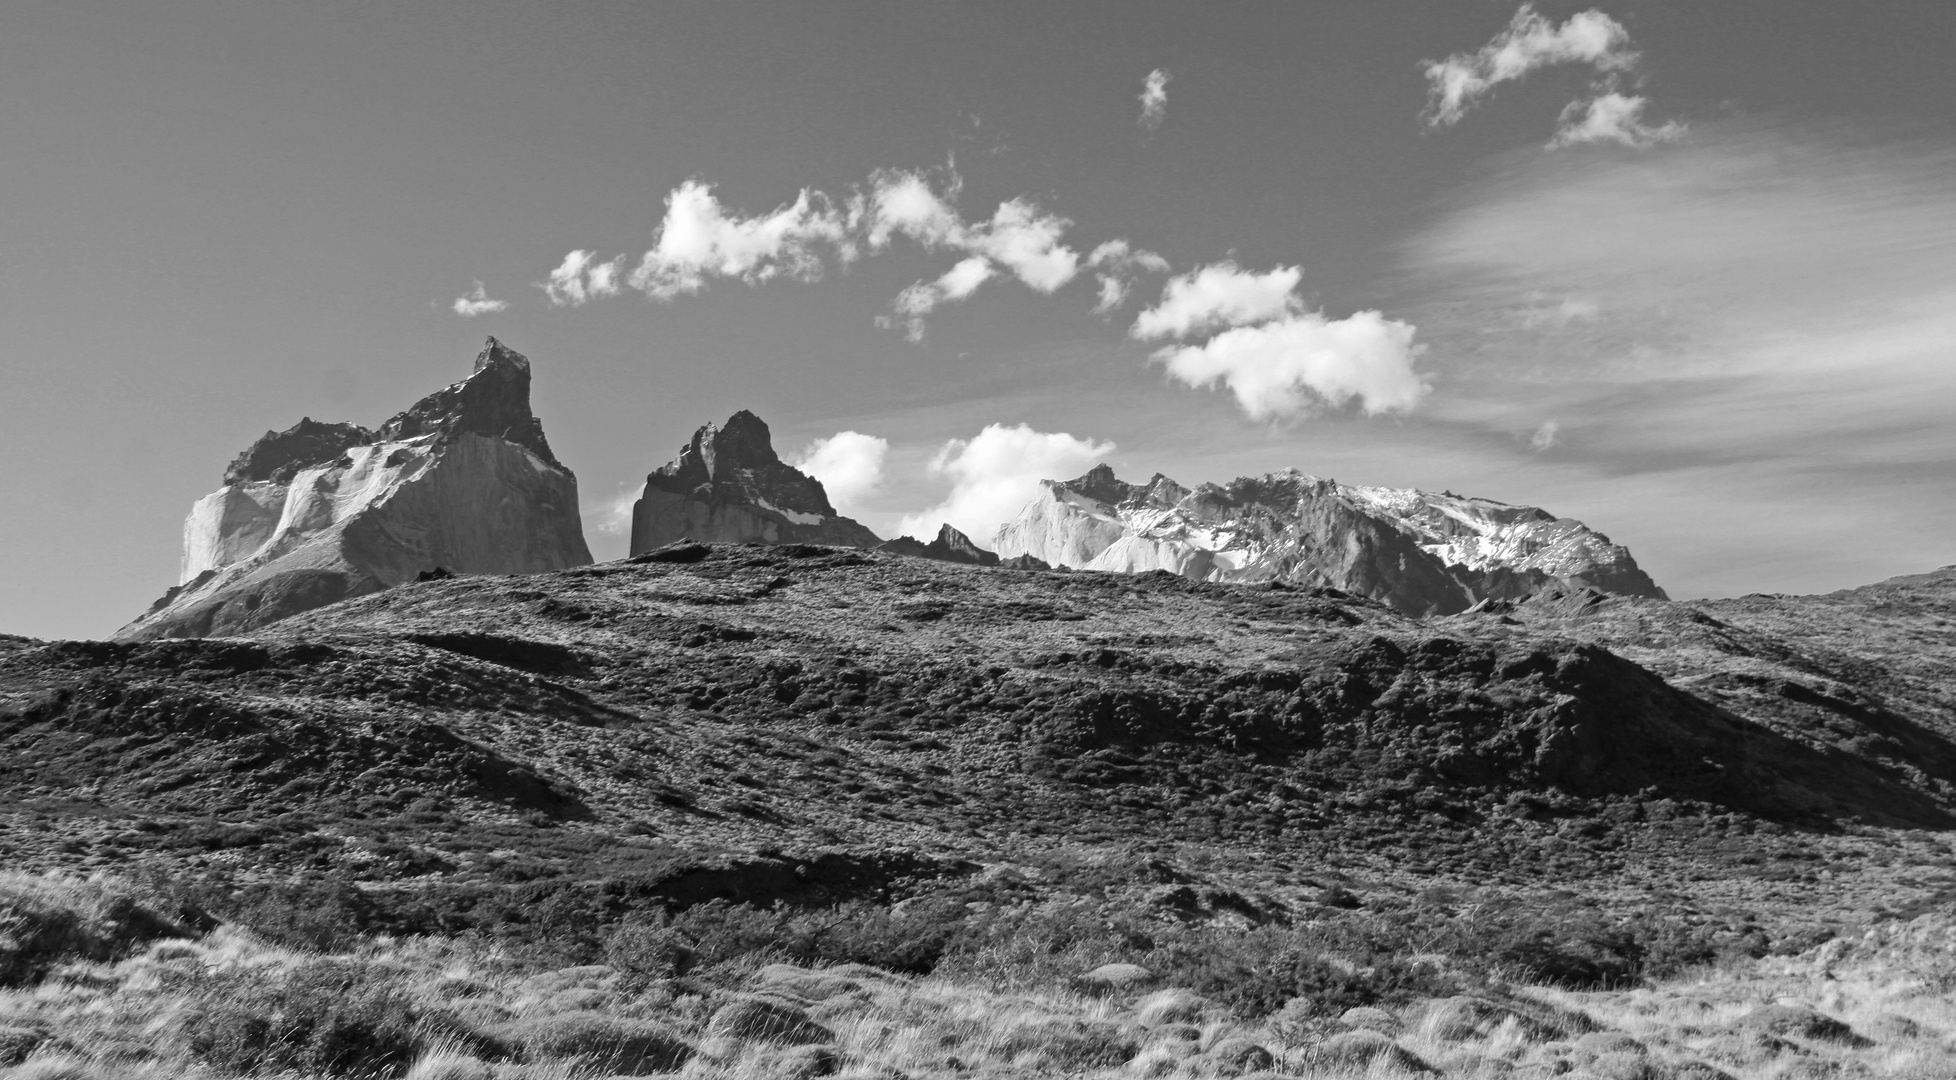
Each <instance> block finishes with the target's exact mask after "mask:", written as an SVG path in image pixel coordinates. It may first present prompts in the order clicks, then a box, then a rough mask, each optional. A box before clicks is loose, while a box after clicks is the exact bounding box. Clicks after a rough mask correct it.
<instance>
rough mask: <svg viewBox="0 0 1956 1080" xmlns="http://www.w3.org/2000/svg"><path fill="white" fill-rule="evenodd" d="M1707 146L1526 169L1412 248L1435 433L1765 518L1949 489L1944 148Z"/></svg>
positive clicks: (1798, 143)
mask: <svg viewBox="0 0 1956 1080" xmlns="http://www.w3.org/2000/svg"><path fill="white" fill-rule="evenodd" d="M1717 135H1718V137H1717V139H1716V140H1707V141H1706V142H1705V143H1704V144H1703V145H1683V144H1680V145H1675V146H1671V147H1665V148H1662V149H1660V150H1657V151H1654V152H1652V153H1651V154H1648V155H1640V156H1638V157H1636V158H1629V159H1624V158H1615V159H1608V158H1595V159H1571V158H1564V157H1561V156H1555V157H1539V156H1538V157H1535V158H1533V159H1531V160H1528V161H1525V162H1521V163H1518V164H1517V165H1516V166H1515V167H1514V168H1512V169H1510V170H1509V171H1508V172H1507V173H1505V174H1503V175H1501V176H1500V177H1498V178H1497V179H1495V180H1493V181H1491V182H1489V183H1488V184H1487V185H1486V186H1484V187H1482V188H1480V189H1478V190H1476V191H1475V192H1473V193H1472V194H1471V195H1470V196H1468V197H1466V198H1465V199H1464V200H1463V201H1462V202H1461V203H1460V204H1459V205H1457V206H1456V207H1455V209H1454V210H1453V211H1452V212H1450V213H1449V214H1447V215H1446V216H1445V217H1444V218H1443V219H1442V220H1440V221H1439V222H1437V223H1436V224H1435V225H1434V226H1433V227H1431V228H1430V229H1428V230H1426V231H1425V232H1424V233H1422V234H1420V235H1419V236H1418V237H1416V238H1415V239H1414V240H1413V242H1412V243H1411V244H1410V246H1409V247H1408V249H1407V257H1408V259H1409V263H1410V268H1411V269H1412V270H1413V275H1414V276H1413V278H1412V279H1411V280H1412V282H1413V285H1412V290H1413V292H1414V293H1415V294H1416V296H1417V297H1419V298H1421V299H1415V297H1411V296H1409V297H1408V299H1409V300H1410V301H1412V310H1413V311H1414V312H1415V313H1417V314H1418V315H1419V317H1420V318H1421V325H1422V327H1423V334H1424V335H1425V336H1426V337H1427V339H1428V340H1429V341H1430V342H1431V352H1430V354H1429V355H1430V357H1431V359H1430V361H1429V362H1430V363H1431V364H1432V365H1433V366H1435V367H1436V368H1438V369H1439V370H1440V372H1441V374H1442V375H1443V376H1444V378H1445V386H1446V392H1445V393H1444V394H1441V395H1436V397H1435V398H1434V399H1433V400H1432V401H1431V403H1430V412H1431V414H1432V416H1433V418H1434V419H1435V420H1437V421H1440V422H1458V423H1463V424H1468V425H1471V426H1476V427H1482V428H1487V429H1491V430H1494V431H1501V432H1506V433H1508V434H1510V435H1512V436H1513V437H1516V438H1519V439H1523V440H1526V441H1528V442H1529V443H1530V444H1531V445H1534V446H1535V447H1536V448H1537V449H1543V448H1546V446H1550V445H1552V446H1554V447H1555V448H1556V451H1557V454H1558V455H1560V456H1561V457H1562V458H1563V459H1564V460H1568V461H1572V462H1579V463H1583V464H1586V465H1587V466H1588V467H1590V468H1594V469H1598V470H1603V471H1606V472H1608V473H1610V474H1612V475H1617V476H1622V475H1626V474H1645V475H1649V474H1659V473H1675V472H1678V471H1684V470H1688V471H1691V472H1692V474H1693V475H1694V477H1695V479H1694V481H1693V483H1694V484H1697V485H1699V486H1700V487H1701V488H1705V489H1707V490H1709V489H1710V486H1713V485H1717V484H1721V483H1730V484H1733V485H1735V486H1743V487H1744V488H1745V489H1746V490H1745V491H1744V492H1742V493H1740V494H1738V495H1737V496H1736V497H1738V498H1740V499H1741V500H1744V501H1749V502H1752V503H1756V502H1758V501H1759V500H1761V499H1772V500H1776V501H1777V504H1778V505H1780V506H1782V507H1783V506H1787V505H1792V504H1793V501H1802V500H1807V499H1810V498H1811V497H1813V494H1814V493H1815V492H1817V491H1824V490H1828V489H1831V488H1834V487H1837V486H1838V484H1839V483H1840V482H1841V481H1844V480H1847V479H1849V478H1852V481H1853V483H1855V484H1857V485H1864V486H1865V485H1873V484H1879V485H1886V486H1889V487H1891V488H1894V489H1896V490H1901V489H1903V488H1909V487H1910V486H1911V485H1920V484H1923V483H1926V482H1931V479H1930V478H1934V477H1947V476H1949V475H1952V474H1956V425H1952V424H1950V423H1949V421H1948V411H1949V403H1950V402H1952V401H1956V346H1953V345H1952V344H1951V343H1952V342H1956V188H1952V187H1951V186H1950V184H1949V182H1948V178H1949V176H1951V175H1956V150H1952V149H1951V148H1950V147H1948V146H1929V145H1924V144H1907V145H1893V144H1891V145H1886V146H1884V145H1879V144H1875V143H1872V142H1870V141H1868V140H1867V139H1866V138H1865V137H1864V136H1857V137H1853V138H1844V137H1837V136H1833V135H1822V134H1812V133H1805V134H1801V133H1775V132H1770V131H1761V130H1744V129H1737V128H1727V129H1724V130H1720V131H1718V132H1717ZM1555 297H1562V298H1564V299H1562V300H1555V299H1553V298H1555ZM1545 414H1546V415H1553V416H1555V417H1557V423H1556V426H1555V427H1553V428H1547V429H1546V431H1547V434H1546V435H1544V434H1543V432H1544V430H1545V429H1544V428H1543V427H1542V426H1541V417H1542V416H1543V415H1545ZM1572 430H1580V431H1581V433H1582V438H1581V440H1580V442H1579V444H1572V443H1570V442H1569V441H1568V440H1566V439H1564V438H1562V435H1563V434H1566V433H1567V432H1569V431H1572ZM1531 431H1532V432H1534V433H1535V434H1534V435H1533V436H1532V437H1531V436H1530V434H1529V433H1530V432H1531ZM1767 474H1771V475H1773V476H1776V477H1777V478H1778V479H1776V480H1768V479H1766V478H1765V477H1766V475H1767ZM1741 477H1743V483H1742V484H1741V480H1740V479H1739V478H1741ZM1823 478H1824V479H1823ZM1768 492H1770V494H1768ZM1789 500H1790V501H1789ZM1762 512H1763V511H1762ZM1944 561H1947V560H1944Z"/></svg>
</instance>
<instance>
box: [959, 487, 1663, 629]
mask: <svg viewBox="0 0 1956 1080" xmlns="http://www.w3.org/2000/svg"><path fill="white" fill-rule="evenodd" d="M992 546H993V548H994V549H995V550H996V551H997V552H998V554H999V555H1000V556H1001V557H1005V558H1010V557H1012V556H1017V555H1030V556H1033V557H1035V558H1039V559H1043V560H1045V561H1047V562H1049V563H1052V564H1054V565H1055V566H1065V567H1076V568H1080V569H1085V570H1107V571H1117V572H1127V573H1135V572H1141V571H1148V570H1167V571H1170V572H1172V573H1176V574H1180V575H1182V576H1183V577H1188V578H1193V579H1195V580H1198V581H1286V582H1295V583H1299V584H1306V585H1317V586H1326V587H1330V588H1335V589H1340V590H1342V591H1345V592H1350V593H1357V594H1359V595H1362V596H1369V597H1371V598H1373V599H1375V600H1379V601H1382V602H1384V603H1386V604H1388V605H1390V606H1392V607H1393V608H1396V609H1398V610H1399V611H1402V612H1405V613H1407V614H1411V615H1451V614H1455V613H1458V612H1461V611H1465V610H1467V609H1468V608H1470V607H1472V606H1474V605H1475V604H1477V603H1480V602H1482V601H1487V600H1520V599H1523V598H1525V597H1527V596H1529V595H1531V594H1534V593H1536V592H1540V591H1543V590H1544V589H1549V588H1555V589H1560V590H1562V591H1565V592H1577V591H1581V590H1584V589H1593V590H1596V591H1599V592H1602V593H1610V594H1615V595H1622V596H1644V597H1655V598H1660V599H1661V598H1663V596H1664V592H1663V590H1662V589H1659V588H1658V587H1657V585H1656V583H1655V582H1653V581H1651V579H1650V577H1649V576H1648V575H1646V574H1645V573H1644V572H1643V571H1642V570H1640V569H1638V567H1637V563H1636V560H1634V559H1632V558H1631V557H1630V552H1629V551H1628V550H1626V549H1625V548H1623V547H1622V546H1620V545H1617V544H1612V543H1611V542H1610V539H1609V537H1607V536H1604V535H1603V534H1601V533H1598V532H1595V531H1594V530H1592V529H1590V528H1588V527H1587V526H1585V525H1583V523H1581V522H1579V521H1575V520H1572V519H1569V518H1558V517H1556V516H1554V515H1553V514H1550V513H1548V512H1547V511H1544V510H1539V509H1536V508H1535V507H1532V506H1511V505H1509V504H1507V503H1500V502H1495V501H1493V500H1491V499H1470V498H1466V497H1463V496H1459V495H1454V494H1452V493H1451V492H1443V493H1440V494H1434V493H1432V492H1426V491H1414V490H1411V489H1402V488H1378V487H1355V486H1352V485H1348V484H1340V483H1337V482H1336V481H1332V480H1325V479H1320V478H1318V477H1315V476H1306V475H1304V474H1302V473H1299V472H1296V471H1290V472H1283V473H1273V474H1268V475H1265V476H1259V477H1244V478H1240V479H1237V480H1234V481H1231V482H1230V483H1229V484H1228V485H1216V484H1204V485H1202V486H1200V487H1197V488H1194V489H1189V488H1185V487H1183V486H1181V485H1180V484H1177V483H1176V482H1175V481H1173V480H1170V479H1168V478H1167V477H1165V476H1161V475H1159V474H1157V475H1156V476H1154V477H1153V478H1152V479H1150V480H1149V481H1148V482H1147V483H1145V484H1130V483H1126V482H1124V481H1122V480H1120V479H1119V478H1118V477H1116V476H1115V475H1114V471H1113V470H1112V469H1110V468H1108V467H1107V466H1105V465H1101V466H1098V467H1096V468H1095V469H1093V470H1092V471H1091V472H1089V473H1087V474H1086V475H1085V476H1082V477H1080V478H1078V479H1075V480H1068V481H1064V482H1062V481H1055V480H1047V481H1044V482H1042V485H1041V490H1040V493H1039V495H1038V496H1037V497H1036V498H1034V499H1033V501H1032V502H1031V503H1029V504H1027V505H1026V507H1025V509H1024V510H1022V511H1021V512H1020V513H1019V516H1018V517H1017V518H1015V519H1014V520H1012V521H1010V522H1007V523H1006V524H1005V525H1004V526H1002V527H1000V529H999V530H998V534H997V536H996V537H994V539H993V543H992Z"/></svg>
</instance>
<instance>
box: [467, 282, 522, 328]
mask: <svg viewBox="0 0 1956 1080" xmlns="http://www.w3.org/2000/svg"><path fill="white" fill-rule="evenodd" d="M508 308H509V304H508V303H507V302H505V301H502V300H491V299H489V292H488V290H487V289H484V288H483V287H482V282H480V281H478V282H476V283H475V288H473V289H470V290H469V291H468V292H467V293H466V294H464V295H462V296H458V297H456V298H455V304H454V306H453V310H454V312H455V314H457V315H460V316H461V317H463V318H464V319H472V318H474V317H475V316H477V315H488V314H491V313H493V312H497V311H504V310H507V309H508Z"/></svg>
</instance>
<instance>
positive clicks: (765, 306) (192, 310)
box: [0, 0, 1956, 637]
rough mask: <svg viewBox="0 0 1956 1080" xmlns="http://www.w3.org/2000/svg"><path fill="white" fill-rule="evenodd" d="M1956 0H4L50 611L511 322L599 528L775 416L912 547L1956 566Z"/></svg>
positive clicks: (34, 605) (15, 317)
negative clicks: (1473, 512) (1250, 545)
mask: <svg viewBox="0 0 1956 1080" xmlns="http://www.w3.org/2000/svg"><path fill="white" fill-rule="evenodd" d="M1952 40H1956V5H1950V4H1948V3H1946V2H1943V0H1913V2H1912V0H1893V2H1888V3H1883V4H1879V5H1845V4H1837V3H1831V2H1828V3H1820V2H1809V0H1763V2H1760V0H1727V2H1722V3H1719V4H1697V3H1686V2H1682V0H1671V2H1664V3H1653V2H1647V0H1623V2H1611V0H1605V2H1601V3H1582V4H1568V3H1549V2H1542V3H1537V4H1534V5H1532V6H1521V5H1517V4H1515V3H1511V2H1507V3H1492V2H1481V0H1445V2H1441V0H1431V2H1410V0H1351V2H1336V3H1334V2H1322V3H1311V4H1295V3H1249V2H1245V3H1240V4H1231V5H1226V6H1218V5H1211V4H1196V3H1178V4H1171V3H1152V2H1139V0H1119V2H1110V3H1069V4H1064V5H1055V4H1049V3H1010V2H996V0H988V2H984V3H934V2H919V0H906V2H894V0H892V2H882V0H837V2H834V3H822V4H805V3H788V2H784V3H777V4H760V3H753V4H746V3H681V2H661V3H626V2H615V3H599V2H578V0H564V2H559V3H554V4H549V5H541V4H534V3H497V2H489V0H470V2H467V3H461V2H443V0H424V2H422V3H417V4H414V5H400V4H394V3H380V2H345V3H334V2H318V0H312V2H304V3H300V2H283V0H250V2H237V3H230V2H210V0H176V2H173V3H171V4H168V5H160V4H144V3H137V2H134V0H129V2H123V3H97V2H91V0H58V2H43V0H12V2H10V3H9V4H7V5H6V6H5V9H4V11H0V147H4V148H5V149H4V151H3V152H0V376H3V378H0V388H3V389H0V455H4V459H5V461H6V463H7V467H6V468H5V469H0V507H4V508H5V509H4V511H0V556H4V558H0V631H4V632H10V633H17V634H27V635H32V636H37V637H99V636H105V635H107V634H110V633H112V632H113V631H114V630H115V629H116V628H117V627H118V626H120V625H121V624H123V623H124V622H126V621H128V619H130V618H131V617H133V616H134V615H135V614H137V613H138V612H140V611H141V610H143V609H144V608H145V607H147V606H148V604H149V603H150V602H151V601H152V600H154V599H155V598H156V597H157V596H159V595H160V594H161V593H162V592H163V590H164V589H165V588H167V587H168V586H170V585H172V584H175V583H176V580H177V571H178V565H179V559H180V555H181V529H182V519H183V515H184V514H185V513H186V512H187V511H188V510H189V508H190V505H191V503H192V502H193V501H194V500H196V499H197V498H198V497H199V496H201V495H203V494H205V493H207V492H209V491H211V490H213V489H214V488H215V487H217V485H218V483H219V481H220V478H221V476H222V473H223V470H224V467H225V465H226V464H227V463H228V462H229V460H230V459H231V458H232V457H233V456H234V455H236V454H237V453H238V452H239V451H241V450H243V449H244V448H245V447H246V446H247V445H249V444H250V443H251V441H252V440H253V439H255V438H257V437H258V436H260V435H261V434H263V433H264V432H265V431H267V430H268V429H274V428H280V429H282V428H285V427H287V426H290V425H291V424H292V423H294V422H296V421H297V420H298V419H299V418H300V417H301V416H310V417H313V418H315V419H322V420H347V421H353V422H357V423H361V424H364V425H367V426H373V425H376V424H378V423H379V422H380V421H382V420H384V419H385V418H387V417H388V416H389V415H391V414H393V413H394V412H397V411H399V410H400V409H402V408H405V407H406V406H407V405H409V404H411V403H412V402H413V401H415V400H416V399H418V398H419V397H421V396H423V395H425V394H427V393H430V392H432V391H434V390H436V389H438V388H439V387H441V386H443V385H445V384H447V383H449V382H452V381H454V380H456V379H459V378H461V377H463V376H465V375H466V374H467V373H468V370H469V365H470V363H471V361H472V359H473V357H474V355H475V353H476V352H477V351H478V350H479V349H480V347H481V344H482V341H483V339H484V338H485V337H486V336H488V335H494V336H496V337H497V338H499V339H501V340H502V341H504V342H505V343H507V344H508V345H509V346H511V347H512V348H515V349H517V350H518V351H520V352H522V353H524V354H526V355H527V356H529V357H530V359H531V361H532V363H533V365H534V372H535V386H534V404H535V407H536V411H537V413H538V415H539V416H540V417H541V419H542V421H543V424H544V428H545V430H546V432H547V433H548V435H549V438H550V441H551V444H552V446H553V448H554V449H555V451H556V453H557V456H558V457H559V459H561V460H562V461H563V462H564V463H565V464H567V465H568V466H569V467H570V468H572V469H573V470H574V471H575V472H576V474H577V477H578V481H579V486H580V492H581V498H582V501H583V504H584V512H585V529H586V535H587V538H588V539H589V540H590V542H591V546H592V548H593V551H594V554H595V555H596V556H597V557H598V558H599V559H608V558H617V557H620V556H622V555H623V554H624V553H625V547H626V540H627V535H626V534H627V531H628V530H627V529H625V528H624V527H623V518H622V517H621V508H622V510H624V511H627V512H628V509H629V504H630V500H631V498H632V497H633V496H635V494H636V491H637V488H638V487H639V485H641V484H642V483H643V478H644V475H645V473H646V472H648V471H649V470H651V469H653V468H655V467H657V466H658V465H660V464H663V463H664V462H666V461H667V460H669V459H671V458H672V456H673V455H674V453H675V452H676V451H677V449H678V448H679V447H680V445H681V444H682V443H684V442H685V441H686V439H687V438H688V436H689V435H690V434H691V432H692V431H693V429H694V428H696V427H697V426H699V425H700V424H702V423H705V422H708V421H715V422H720V421H724V420H725V419H726V417H727V416H729V415H730V414H732V413H733V412H735V411H736V410H738V409H743V408H745V409H751V410H753V411H755V412H756V413H758V414H759V415H760V416H762V417H763V418H764V419H766V420H767V421H768V422H769V424H770V425H771V426H772V428H773V432H774V438H775V444H776V447H777V449H779V450H780V451H781V453H782V454H783V456H784V457H786V458H788V459H790V460H793V461H798V462H805V463H806V467H807V468H809V469H810V471H812V472H814V473H816V475H818V476H821V477H823V478H824V479H825V481H826V482H827V483H828V486H829V488H830V490H831V493H832V495H833V497H834V499H835V501H836V502H837V504H838V506H839V507H840V508H842V509H843V510H844V511H845V512H848V513H850V514H852V515H853V516H856V517H857V518H858V519H860V520H862V521H863V522H864V523H865V524H868V525H869V526H870V527H871V528H873V529H875V530H877V531H878V532H879V533H881V534H883V535H893V534H895V533H896V532H898V531H918V530H921V531H924V532H934V531H935V528H936V525H937V524H938V522H940V521H944V520H949V521H951V522H953V523H954V524H957V525H959V526H960V527H962V528H964V529H965V530H966V531H967V532H970V533H971V534H972V535H973V536H974V537H975V538H976V539H978V541H979V542H980V543H981V544H983V543H986V542H987V541H988V539H989V535H990V531H991V529H992V528H993V527H995V526H996V525H997V524H998V522H999V521H1000V520H1002V519H1004V518H1007V517H1009V516H1010V515H1011V514H1012V513H1013V512H1015V510H1016V508H1017V506H1018V505H1020V504H1022V503H1023V501H1024V499H1025V497H1026V495H1027V494H1028V493H1029V491H1030V490H1031V489H1032V485H1034V484H1036V482H1037V480H1038V479H1040V478H1042V477H1050V478H1065V477H1070V476H1074V475H1078V474H1079V473H1081V472H1084V471H1085V470H1086V468H1087V467H1089V466H1090V465H1092V464H1094V463H1095V462H1097V461H1102V460H1104V461H1107V462H1109V463H1110V464H1112V465H1113V466H1114V467H1115V468H1116V470H1117V471H1118V472H1119V473H1120V475H1122V476H1123V477H1124V478H1128V479H1135V480H1145V479H1146V478H1147V477H1148V476H1150V475H1152V474H1154V473H1156V472H1160V473H1165V474H1167V475H1169V476H1172V477H1174V478H1175V479H1177V480H1179V481H1181V482H1182V483H1184V484H1190V485H1193V484H1195V483H1199V482H1203V481H1226V480H1228V479H1230V478H1232V477H1235V476H1238V475H1249V474H1259V473H1264V472H1270V471H1276V470H1281V469H1286V468H1296V469H1299V470H1302V471H1304V472H1307V473H1312V474H1315V475H1319V476H1328V477H1333V478H1336V479H1338V480H1340V481H1343V482H1346V483H1358V484H1378V485H1391V486H1410V487H1420V488H1425V489H1430V490H1451V491H1454V492H1458V493H1463V494H1470V495H1478V496H1483V497H1487V498H1493V499H1499V500H1503V501H1506V502H1513V503H1526V504H1532V505H1539V506H1543V507H1546V508H1547V509H1549V510H1551V511H1552V512H1554V513H1556V514H1559V515H1564V516H1569V517H1574V518H1578V519H1580V520H1582V521H1584V522H1586V523H1588V524H1589V525H1591V526H1592V527H1594V528H1597V529H1599V530H1601V531H1603V532H1604V533H1606V534H1608V535H1609V536H1610V537H1611V538H1612V539H1614V540H1615V541H1617V542H1619V543H1622V544H1625V545H1627V546H1628V547H1629V548H1630V550H1631V551H1632V552H1633V554H1634V555H1635V556H1636V558H1637V560H1638V562H1639V563H1640V564H1641V565H1642V566H1643V567H1644V568H1645V569H1646V570H1647V571H1649V572H1650V574H1651V575H1652V577H1653V578H1655V579H1656V580H1657V581H1658V582H1659V584H1661V585H1663V586H1664V587H1665V588H1666V589H1667V590H1668V591H1669V592H1670V594H1671V595H1672V596H1674V597H1698V596H1728V595H1738V594H1743V593H1747V592H1820V591H1827V590H1832V589H1836V588H1844V587H1851V586H1854V585H1859V584H1864V583H1867V582H1870V581H1874V580H1878V579H1881V578H1884V577H1888V576H1892V575H1896V574H1905V573H1916V572H1921V571H1924V570H1928V569H1931V568H1933V567H1936V566H1939V565H1944V564H1948V563H1956V540H1952V537H1956V498H1952V496H1956V481H1953V480H1952V477H1956V112H1952V110H1951V109H1950V108H1949V103H1950V102H1952V101H1956V65H1951V64H1949V63H1948V58H1947V44H1948V43H1949V42H1950V41H1952Z"/></svg>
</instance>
